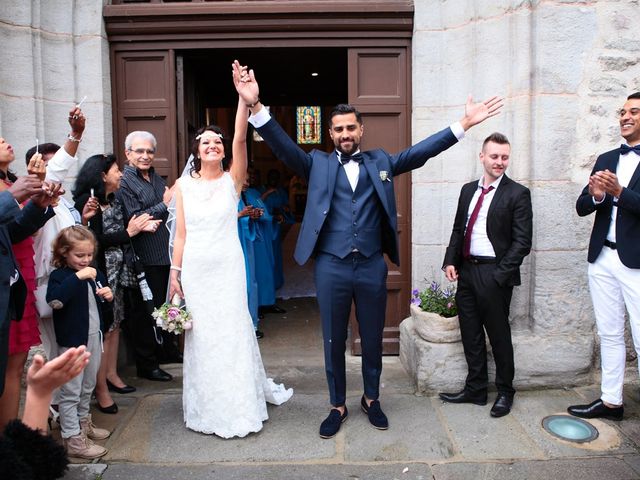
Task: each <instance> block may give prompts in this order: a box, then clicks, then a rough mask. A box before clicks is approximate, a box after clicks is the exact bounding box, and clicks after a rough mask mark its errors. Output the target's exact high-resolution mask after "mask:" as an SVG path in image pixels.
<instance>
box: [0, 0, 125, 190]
mask: <svg viewBox="0 0 640 480" xmlns="http://www.w3.org/2000/svg"><path fill="white" fill-rule="evenodd" d="M104 3H105V2H103V1H102V0H83V1H75V0H47V1H40V0H31V1H25V0H4V1H3V2H2V7H3V8H2V9H1V11H0V44H1V45H2V48H1V49H0V63H1V64H2V69H0V135H1V136H2V137H4V138H5V139H6V140H7V141H8V142H9V143H11V144H12V145H13V146H14V149H15V152H16V161H15V162H14V164H13V166H12V169H13V170H14V171H15V172H16V173H18V174H22V173H24V172H25V170H26V165H25V161H24V154H25V152H26V151H27V150H28V149H29V148H31V147H32V146H34V145H35V141H36V138H37V139H38V141H39V142H40V143H43V142H53V143H58V144H60V145H61V144H62V143H64V141H65V139H66V136H67V134H68V133H69V125H68V123H67V114H68V111H69V110H70V109H71V107H73V105H74V104H75V103H76V102H78V101H79V100H80V99H82V97H83V96H85V95H86V96H87V100H86V101H85V103H84V104H83V106H82V108H83V110H84V112H85V114H86V116H87V119H88V121H87V129H86V131H85V135H84V139H83V141H82V143H81V145H80V149H79V151H78V158H79V160H80V162H82V160H84V159H85V158H87V157H88V156H90V155H92V154H95V153H104V152H111V151H113V146H112V123H111V79H110V73H109V70H110V69H109V47H108V43H107V40H106V35H105V32H104V25H103V21H102V6H103V4H104ZM71 174H72V177H71V178H70V179H69V182H68V185H72V184H73V181H74V178H73V175H75V172H71Z"/></svg>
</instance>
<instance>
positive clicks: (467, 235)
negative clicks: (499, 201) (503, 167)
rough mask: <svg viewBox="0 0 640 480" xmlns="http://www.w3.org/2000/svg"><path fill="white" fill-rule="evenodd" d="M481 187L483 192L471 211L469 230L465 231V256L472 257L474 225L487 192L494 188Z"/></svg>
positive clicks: (463, 252)
mask: <svg viewBox="0 0 640 480" xmlns="http://www.w3.org/2000/svg"><path fill="white" fill-rule="evenodd" d="M480 188H482V193H481V194H480V197H479V198H478V203H476V206H475V207H474V209H473V212H471V218H469V223H468V224H467V230H466V231H465V232H464V243H463V245H462V256H463V257H464V258H469V257H470V252H471V233H472V232H473V226H474V225H475V223H476V220H477V219H478V213H480V208H482V202H483V201H484V196H485V195H486V194H487V193H489V192H490V191H491V190H493V186H491V187H489V188H484V187H480Z"/></svg>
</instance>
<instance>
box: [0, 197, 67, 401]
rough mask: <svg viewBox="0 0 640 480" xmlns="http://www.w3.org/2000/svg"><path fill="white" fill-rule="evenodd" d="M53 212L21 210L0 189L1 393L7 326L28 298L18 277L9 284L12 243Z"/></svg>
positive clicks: (12, 265)
mask: <svg viewBox="0 0 640 480" xmlns="http://www.w3.org/2000/svg"><path fill="white" fill-rule="evenodd" d="M53 215H55V213H54V211H53V208H47V209H46V210H43V209H41V208H40V207H38V206H36V205H35V204H34V203H33V202H28V203H27V204H26V205H25V207H24V208H23V209H22V210H20V207H19V206H18V204H17V203H16V201H15V199H14V198H13V195H11V193H10V192H8V191H4V192H0V395H1V394H2V392H3V390H4V374H5V369H6V366H7V363H6V362H7V357H8V354H9V327H10V324H11V320H20V319H21V318H22V312H23V311H24V302H25V301H26V298H27V286H26V284H25V282H24V280H23V278H22V277H21V276H19V277H18V280H17V281H16V282H15V283H14V284H13V285H11V286H10V285H9V284H10V278H11V277H13V276H14V275H15V272H16V270H17V269H18V265H17V263H16V259H15V257H14V255H13V248H12V246H11V245H12V243H18V242H21V241H22V240H24V239H25V238H27V237H28V236H29V235H32V234H34V233H35V232H36V231H37V230H38V229H39V228H40V227H42V226H43V225H44V224H45V223H46V222H47V220H49V218H51V217H52V216H53Z"/></svg>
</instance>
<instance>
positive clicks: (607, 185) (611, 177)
mask: <svg viewBox="0 0 640 480" xmlns="http://www.w3.org/2000/svg"><path fill="white" fill-rule="evenodd" d="M607 193H608V194H609V195H611V196H613V197H620V195H621V194H622V185H620V182H618V176H617V175H616V174H615V173H613V172H611V171H609V170H599V171H597V172H595V173H594V174H593V175H591V176H590V177H589V194H590V195H591V196H593V198H595V199H596V201H598V202H601V201H602V200H604V196H605V194H607Z"/></svg>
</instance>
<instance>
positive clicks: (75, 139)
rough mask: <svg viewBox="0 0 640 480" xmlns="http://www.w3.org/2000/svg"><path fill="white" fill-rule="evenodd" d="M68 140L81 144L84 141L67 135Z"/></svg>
mask: <svg viewBox="0 0 640 480" xmlns="http://www.w3.org/2000/svg"><path fill="white" fill-rule="evenodd" d="M67 140H71V141H72V142H76V143H80V142H81V141H82V137H80V138H76V137H74V136H73V135H71V134H69V135H67Z"/></svg>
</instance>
